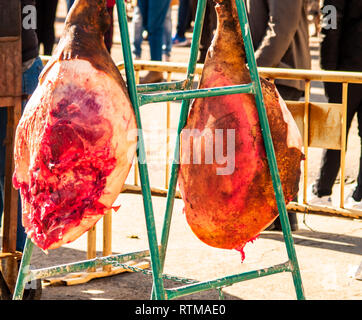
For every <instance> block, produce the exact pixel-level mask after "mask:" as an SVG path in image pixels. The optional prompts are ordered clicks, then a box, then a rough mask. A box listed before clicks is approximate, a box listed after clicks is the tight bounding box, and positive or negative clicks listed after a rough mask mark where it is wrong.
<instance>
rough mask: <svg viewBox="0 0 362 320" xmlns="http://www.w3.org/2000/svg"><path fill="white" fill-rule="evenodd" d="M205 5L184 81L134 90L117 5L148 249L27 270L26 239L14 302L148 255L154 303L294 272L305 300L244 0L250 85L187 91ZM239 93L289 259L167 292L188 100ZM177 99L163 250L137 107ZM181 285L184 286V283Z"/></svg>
mask: <svg viewBox="0 0 362 320" xmlns="http://www.w3.org/2000/svg"><path fill="white" fill-rule="evenodd" d="M206 1H207V0H199V1H198V6H197V11H196V17H195V25H194V32H193V39H192V43H191V53H190V60H189V64H188V70H187V78H186V80H184V81H174V82H165V83H157V84H156V83H155V84H145V85H136V81H135V73H134V68H133V60H132V54H131V47H130V40H129V32H128V24H127V17H126V8H125V3H124V1H123V0H116V6H117V12H118V20H119V27H120V33H121V41H122V50H123V57H124V61H125V72H126V78H127V87H128V92H129V96H130V99H131V102H132V105H133V108H134V111H135V115H136V121H137V126H138V129H139V133H138V148H137V159H138V170H139V175H140V180H141V188H142V197H143V205H144V211H145V218H146V226H147V235H148V242H149V250H145V251H139V252H133V253H127V254H119V255H111V256H107V257H100V258H95V259H91V260H85V261H80V262H75V263H70V264H64V265H60V266H54V267H50V268H44V269H38V270H29V264H30V259H31V254H32V250H33V243H32V242H31V241H30V239H29V238H28V239H27V241H26V244H25V248H24V252H23V257H22V262H21V265H20V270H19V275H18V280H17V284H16V288H15V292H14V297H13V298H14V299H21V298H22V294H23V291H24V288H25V284H26V283H27V281H29V280H33V279H41V278H45V277H49V276H54V275H59V274H64V273H70V272H78V271H81V270H86V269H88V268H91V267H98V266H104V265H110V264H112V265H119V264H122V263H124V262H127V261H129V260H133V259H137V258H142V257H146V256H150V259H151V269H152V272H150V273H151V274H152V278H153V289H152V294H151V298H152V299H157V300H164V299H174V298H177V297H180V296H185V295H189V294H192V293H195V292H200V291H204V290H209V289H219V293H220V297H221V298H222V292H221V288H223V287H225V286H229V285H232V284H233V283H237V282H241V281H245V280H250V279H254V278H259V277H263V276H267V275H271V274H275V273H280V272H291V273H292V277H293V282H294V287H295V292H296V297H297V299H304V298H305V297H304V291H303V286H302V280H301V275H300V269H299V265H298V260H297V256H296V252H295V248H294V242H293V238H292V234H291V229H290V224H289V220H288V215H287V211H286V205H285V200H284V195H283V191H282V186H281V182H280V177H279V171H278V167H277V163H276V158H275V152H274V147H273V142H272V137H271V134H270V128H269V123H268V119H267V116H266V111H265V106H264V101H263V95H262V91H261V84H260V79H259V74H258V71H257V66H256V62H255V57H254V48H253V45H252V41H251V35H250V30H249V24H248V19H247V14H246V8H245V4H244V2H243V1H242V0H235V1H236V5H237V11H238V16H239V21H240V26H241V31H242V36H243V39H244V45H245V52H246V57H247V62H248V66H249V70H250V77H251V81H252V82H251V83H249V84H243V85H236V86H228V87H219V88H211V89H194V90H193V89H191V88H192V85H193V81H194V75H195V67H196V60H197V54H198V49H199V41H200V36H201V31H202V26H203V20H204V14H205V7H206ZM156 91H168V92H163V93H152V92H156ZM237 93H248V94H254V96H255V100H256V106H257V110H258V114H259V120H260V125H261V129H262V135H263V139H264V144H265V149H266V154H267V157H268V164H269V167H270V173H271V176H272V181H273V187H274V192H275V196H276V202H277V207H278V211H279V216H280V222H281V226H282V231H283V237H284V242H285V245H286V250H287V254H288V258H289V259H288V261H286V262H284V263H281V264H278V265H274V266H271V267H268V268H263V269H260V270H254V271H249V272H244V273H241V274H234V275H230V276H226V277H223V278H218V279H214V280H210V281H204V282H197V283H191V281H190V282H189V284H187V285H185V286H181V287H177V288H171V289H165V288H164V283H163V280H164V278H167V276H165V275H164V274H163V267H164V263H165V257H166V250H167V243H168V237H169V230H170V224H171V218H172V211H173V205H174V198H175V192H176V184H177V178H178V170H179V161H178V160H179V157H180V154H179V148H178V146H179V143H180V133H181V130H182V129H183V127H184V126H185V124H186V121H187V116H188V112H189V106H190V99H194V98H202V97H211V96H219V95H227V94H237ZM175 100H182V104H181V112H180V120H179V125H178V129H177V138H176V147H175V151H174V161H173V164H172V167H171V176H170V182H169V189H168V194H167V202H166V211H165V215H164V224H163V229H162V235H161V245H160V246H159V245H158V240H157V235H156V228H155V220H154V211H153V205H152V196H151V188H150V182H149V175H148V168H147V162H146V152H145V146H144V138H143V132H142V122H141V116H140V106H142V105H145V104H148V103H156V102H164V101H175ZM183 282H185V283H187V281H183Z"/></svg>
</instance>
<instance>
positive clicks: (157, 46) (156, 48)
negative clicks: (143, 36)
mask: <svg viewBox="0 0 362 320" xmlns="http://www.w3.org/2000/svg"><path fill="white" fill-rule="evenodd" d="M169 6H170V0H149V8H148V21H147V31H148V41H149V44H150V51H151V60H154V61H162V40H163V30H164V22H165V18H166V14H167V11H168V8H169Z"/></svg>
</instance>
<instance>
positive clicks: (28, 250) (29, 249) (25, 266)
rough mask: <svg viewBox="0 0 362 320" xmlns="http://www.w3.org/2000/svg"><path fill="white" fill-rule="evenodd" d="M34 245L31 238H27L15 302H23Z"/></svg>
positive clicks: (16, 285)
mask: <svg viewBox="0 0 362 320" xmlns="http://www.w3.org/2000/svg"><path fill="white" fill-rule="evenodd" d="M33 248H34V244H33V243H32V242H31V240H30V239H29V238H26V241H25V246H24V251H23V255H22V257H21V263H20V267H19V273H18V278H17V280H16V284H15V289H14V294H13V300H21V299H22V298H23V293H24V289H25V284H26V283H27V282H28V281H29V266H30V260H31V255H32V253H33Z"/></svg>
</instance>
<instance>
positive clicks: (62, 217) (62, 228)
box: [13, 0, 137, 250]
mask: <svg viewBox="0 0 362 320" xmlns="http://www.w3.org/2000/svg"><path fill="white" fill-rule="evenodd" d="M109 23H110V17H109V16H108V13H107V11H106V1H105V0H90V1H86V0H77V1H76V2H75V4H74V5H73V7H72V9H71V11H70V12H69V14H68V16H67V19H66V22H65V29H64V32H63V35H62V37H61V40H60V43H59V45H58V47H57V51H56V53H55V54H54V56H53V57H52V58H51V60H50V61H49V62H48V64H47V65H46V66H45V68H44V70H43V72H42V74H41V76H40V79H39V85H38V87H37V89H36V90H35V92H34V94H33V96H32V97H31V99H30V100H29V102H28V104H27V105H26V108H25V110H24V113H23V115H22V118H21V120H20V122H19V125H18V127H17V131H16V138H15V150H14V157H15V172H14V176H13V184H14V187H15V188H18V189H20V194H21V199H22V210H23V225H24V227H25V230H26V232H27V236H28V237H29V238H31V240H32V241H33V242H34V243H35V244H36V245H37V246H39V247H40V248H41V249H43V250H48V249H55V248H58V247H60V246H61V245H63V244H65V243H69V242H71V241H74V240H75V239H77V238H78V237H79V236H81V235H82V234H83V233H84V232H86V231H87V230H89V229H90V228H91V227H93V226H94V224H95V223H96V222H97V221H98V220H99V219H100V218H102V217H103V215H104V214H105V213H107V212H110V210H111V208H112V204H113V202H114V201H115V200H116V198H117V197H118V195H119V193H120V192H121V190H122V186H123V184H124V181H125V179H126V178H127V175H128V173H129V170H130V167H131V165H132V161H133V157H134V154H135V150H136V143H137V135H135V134H134V130H136V120H135V115H134V112H133V108H132V105H131V102H130V99H129V97H128V94H127V90H126V86H125V83H124V81H123V79H122V77H121V75H120V73H119V71H118V70H117V67H116V66H115V65H114V63H113V61H112V58H111V57H110V55H109V54H108V51H107V49H106V47H105V45H104V41H103V34H104V32H105V31H106V30H107V29H108V27H109Z"/></svg>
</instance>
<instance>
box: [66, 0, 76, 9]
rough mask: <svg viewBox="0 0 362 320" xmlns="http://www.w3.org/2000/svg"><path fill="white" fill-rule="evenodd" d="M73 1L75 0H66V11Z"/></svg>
mask: <svg viewBox="0 0 362 320" xmlns="http://www.w3.org/2000/svg"><path fill="white" fill-rule="evenodd" d="M74 1H75V0H67V8H68V11H69V10H70V8H71V7H72V5H73V3H74Z"/></svg>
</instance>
